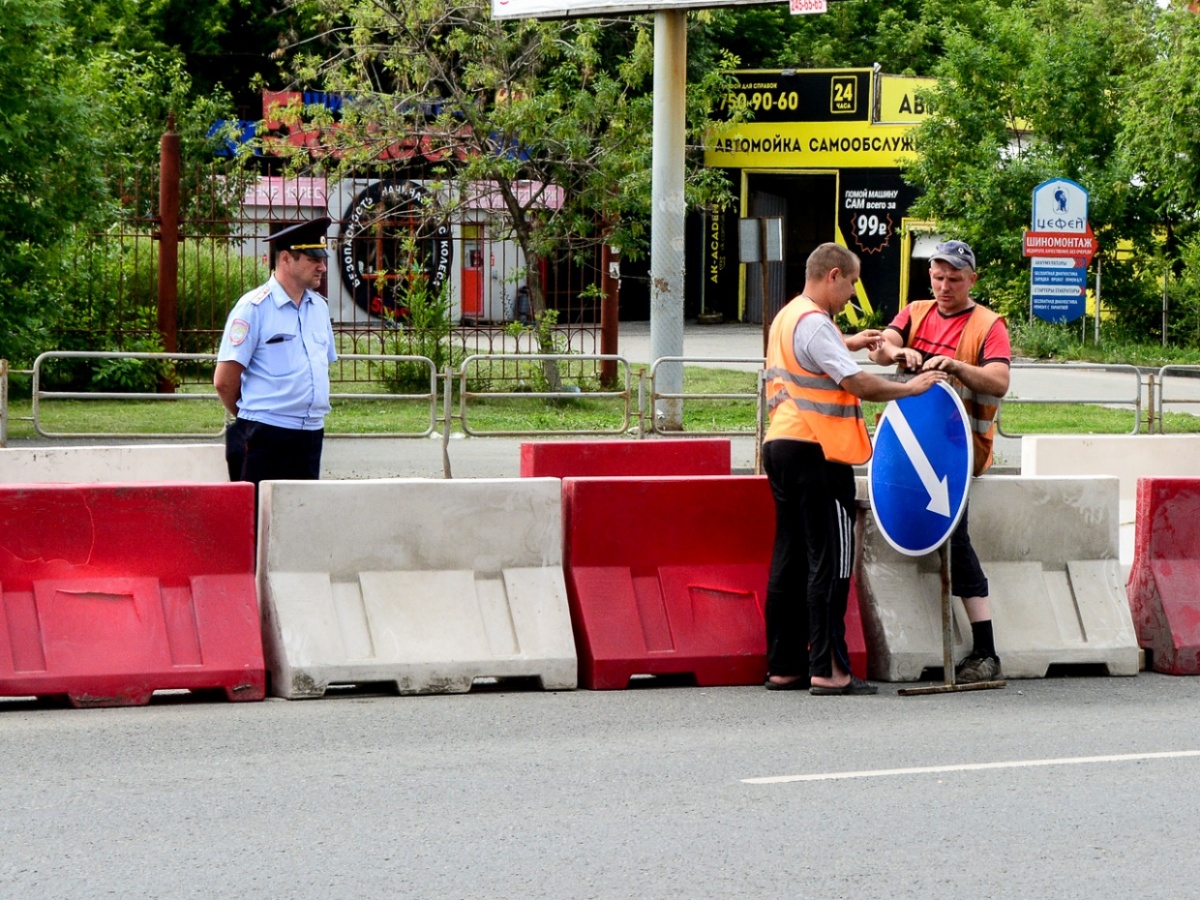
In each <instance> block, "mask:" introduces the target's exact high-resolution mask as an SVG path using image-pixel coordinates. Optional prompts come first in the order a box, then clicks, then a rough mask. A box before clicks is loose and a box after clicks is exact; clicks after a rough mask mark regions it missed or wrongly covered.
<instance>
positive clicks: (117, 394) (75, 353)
mask: <svg viewBox="0 0 1200 900" xmlns="http://www.w3.org/2000/svg"><path fill="white" fill-rule="evenodd" d="M53 359H138V360H150V361H159V362H198V363H214V362H216V359H217V358H216V355H215V354H212V353H126V352H117V351H106V352H102V351H86V350H51V351H48V352H46V353H42V354H41V355H39V356H38V357H37V359H35V360H34V362H33V368H32V369H31V370H30V372H31V374H32V375H33V387H32V409H31V412H32V415H31V416H30V417H29V420H30V421H31V422H32V424H33V429H34V431H35V432H36V433H37V434H38V436H39V437H44V438H70V439H80V438H110V439H111V438H129V437H131V436H136V437H138V438H145V439H156V438H170V439H205V440H207V439H211V438H215V437H220V436H221V434H223V433H224V426H222V427H221V428H220V429H218V430H215V431H211V432H192V433H180V432H139V433H137V434H136V435H130V434H129V433H128V432H101V431H84V432H75V431H51V430H48V429H47V428H45V427H44V426H43V424H42V404H43V403H44V402H46V401H55V400H58V401H61V400H86V401H97V400H109V401H112V400H118V401H140V402H154V403H161V402H179V401H207V402H210V403H216V404H217V406H218V407H220V403H221V401H220V398H219V397H218V396H217V394H216V391H198V392H191V391H189V392H183V393H161V394H160V393H149V392H139V391H56V390H46V389H44V388H43V387H42V378H43V372H42V369H43V365H44V364H45V363H46V362H47V361H49V360H53ZM338 359H339V361H342V360H345V361H347V362H355V361H366V362H384V363H388V362H396V363H400V362H411V363H418V364H423V365H425V366H427V367H428V369H429V391H428V392H427V393H420V394H392V393H387V394H353V393H350V394H347V393H336V394H333V393H331V394H330V399H331V400H380V401H388V402H396V401H401V402H403V401H413V400H423V401H426V402H428V404H429V424H428V425H427V426H426V428H425V429H424V430H423V431H420V432H379V433H370V434H360V433H357V432H353V433H352V432H326V435H325V436H326V437H330V438H341V437H376V438H379V437H386V438H408V437H411V438H424V437H428V436H429V435H431V434H433V432H434V430H435V429H436V427H437V419H438V416H437V402H438V389H437V369H436V367H435V366H434V363H433V360H431V359H429V358H427V357H424V356H401V355H389V354H372V353H366V354H359V353H351V354H346V355H344V356H340V357H338ZM4 383H5V389H7V379H5V382H4ZM7 409H8V406H7V403H5V404H4V412H3V415H4V420H5V422H7ZM4 436H5V437H6V436H7V435H6V434H5V435H4ZM4 443H6V441H3V440H0V446H3V445H4Z"/></svg>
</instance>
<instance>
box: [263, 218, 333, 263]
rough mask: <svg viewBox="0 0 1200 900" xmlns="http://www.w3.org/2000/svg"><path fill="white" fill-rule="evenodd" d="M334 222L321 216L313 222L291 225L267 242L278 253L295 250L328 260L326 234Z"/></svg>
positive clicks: (276, 233)
mask: <svg viewBox="0 0 1200 900" xmlns="http://www.w3.org/2000/svg"><path fill="white" fill-rule="evenodd" d="M332 221H333V220H332V219H330V218H329V216H321V218H319V219H313V220H312V221H311V222H300V223H299V224H298V225H289V226H288V227H287V228H284V229H283V230H281V231H277V232H275V233H274V234H273V235H271V236H270V237H269V238H267V242H268V243H269V244H270V245H271V246H272V247H274V248H275V250H276V251H279V250H295V251H297V252H298V253H304V254H306V255H307V256H312V257H314V258H316V259H327V258H328V257H329V251H328V250H327V249H326V248H325V232H326V231H328V230H329V224H330V222H332Z"/></svg>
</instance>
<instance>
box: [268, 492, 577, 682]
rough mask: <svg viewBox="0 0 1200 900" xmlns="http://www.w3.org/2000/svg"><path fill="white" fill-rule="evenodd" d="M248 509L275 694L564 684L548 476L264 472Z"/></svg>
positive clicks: (567, 659) (566, 655)
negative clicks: (273, 475) (306, 476)
mask: <svg viewBox="0 0 1200 900" xmlns="http://www.w3.org/2000/svg"><path fill="white" fill-rule="evenodd" d="M260 506H261V509H260V518H259V533H260V538H259V580H260V589H261V591H262V597H263V617H264V627H263V635H264V645H265V650H266V657H267V668H268V671H269V672H270V673H271V691H272V693H273V694H275V695H277V696H281V697H288V698H302V697H319V696H322V695H323V694H324V693H325V691H326V689H327V688H328V687H329V686H330V685H337V684H365V683H381V682H383V683H389V684H394V685H395V687H396V689H397V690H398V691H399V692H400V693H402V694H428V693H461V692H465V691H468V690H470V689H471V685H472V684H473V682H474V681H475V679H477V678H537V679H539V680H540V681H541V684H542V686H543V687H544V688H546V689H550V690H569V689H572V688H574V687H575V686H576V684H577V666H578V663H577V658H576V654H575V645H574V639H573V636H572V633H571V620H570V612H569V608H568V605H567V595H566V586H565V582H564V579H563V571H562V501H561V488H560V483H559V481H558V480H557V479H549V478H537V479H479V480H448V481H434V480H429V481H427V480H422V479H392V480H368V481H341V482H339V481H315V482H286V481H280V482H266V483H264V484H263V486H262V493H261V503H260Z"/></svg>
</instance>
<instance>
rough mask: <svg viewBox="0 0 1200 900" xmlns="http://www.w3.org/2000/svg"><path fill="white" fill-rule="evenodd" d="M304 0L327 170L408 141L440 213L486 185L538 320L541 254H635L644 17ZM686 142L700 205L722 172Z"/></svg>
mask: <svg viewBox="0 0 1200 900" xmlns="http://www.w3.org/2000/svg"><path fill="white" fill-rule="evenodd" d="M307 5H308V6H309V7H310V8H314V9H316V10H319V14H320V16H321V17H322V18H321V21H322V23H323V25H324V26H325V31H324V33H323V34H322V35H321V39H322V41H324V42H325V46H327V47H328V51H327V52H325V53H322V54H320V55H317V54H313V55H310V56H308V57H306V58H303V59H301V60H300V63H301V65H300V66H299V67H298V69H297V72H296V75H297V79H298V83H299V84H303V85H307V86H313V87H315V86H318V85H319V86H320V87H322V88H324V89H325V90H326V91H332V92H337V93H338V94H341V95H342V96H344V97H345V98H346V102H345V103H344V105H343V106H342V109H341V116H340V122H338V127H337V129H336V130H331V131H330V132H329V133H328V135H327V141H326V147H327V148H328V149H330V150H333V151H335V152H336V155H337V156H338V159H339V162H338V168H339V169H340V170H341V171H344V172H345V171H352V172H360V173H361V172H363V171H365V170H370V169H371V168H372V167H377V166H379V164H380V163H379V160H380V157H381V156H387V155H389V152H390V151H389V148H408V149H409V150H411V149H412V148H413V147H414V146H417V145H419V146H420V148H421V150H422V152H423V155H424V157H425V158H430V157H432V158H434V159H435V160H436V161H437V162H436V163H435V164H434V165H433V167H432V169H431V175H432V176H433V177H434V178H436V179H441V180H442V181H443V182H444V184H445V185H446V188H447V190H444V191H442V192H440V197H439V199H440V202H441V203H442V204H443V209H444V210H446V211H448V212H453V208H454V206H455V204H459V203H462V202H463V200H464V199H465V198H467V197H469V196H470V195H471V194H472V192H478V191H479V190H480V186H487V188H488V189H490V191H491V192H492V193H493V196H494V198H495V205H496V207H497V208H498V212H499V213H500V214H501V215H502V216H503V218H504V221H505V223H506V225H507V227H508V228H509V229H511V236H512V239H513V240H514V241H515V242H516V243H517V244H518V245H519V246H520V248H521V251H522V253H523V255H524V257H525V265H526V268H525V272H524V275H525V281H526V285H527V287H528V289H529V293H530V299H531V303H532V310H533V313H534V317H535V319H536V320H537V321H538V322H539V323H542V324H545V321H546V319H545V316H546V302H545V291H544V285H543V284H542V279H541V271H540V267H539V265H538V261H539V260H541V259H546V258H548V257H550V256H551V255H553V254H556V253H576V254H580V253H584V252H586V251H587V250H588V248H589V247H591V248H594V247H595V246H596V245H597V244H598V243H599V242H601V241H606V242H609V243H610V244H612V245H614V246H616V247H617V248H619V249H620V250H621V251H622V253H624V254H625V255H626V256H636V255H638V254H639V253H641V252H644V248H645V241H646V227H645V226H646V219H647V211H648V209H649V196H650V184H649V177H650V169H651V166H650V153H651V136H652V127H651V114H652V107H653V104H652V98H651V97H650V94H649V79H650V75H651V73H652V69H653V46H652V41H651V37H650V34H649V32H648V26H647V22H646V20H644V19H641V20H638V19H635V20H607V21H602V20H599V19H572V20H566V21H553V22H548V21H537V20H528V19H525V20H514V21H494V20H493V19H492V18H491V14H490V3H489V2H488V0H458V2H455V0H415V2H414V0H353V2H349V3H348V2H345V0H311V3H309V4H307ZM727 65H728V62H727V61H726V67H727ZM722 78H723V72H722V70H721V69H720V68H719V67H718V68H717V69H714V70H712V71H710V72H709V73H708V74H707V75H706V76H705V77H704V78H703V79H701V80H700V81H699V82H698V83H696V84H694V85H693V89H692V90H691V92H690V93H689V103H690V107H689V109H690V113H691V122H692V126H693V132H692V133H693V135H696V136H697V137H698V135H699V133H700V131H702V129H703V128H704V127H705V124H706V122H707V114H708V111H709V109H710V108H711V106H712V103H713V97H714V94H715V88H716V87H717V86H719V85H720V84H721V83H722ZM318 113H319V111H318ZM315 121H316V122H317V123H318V124H319V123H320V119H316V120H315ZM695 143H696V145H697V153H696V159H695V162H696V163H697V165H695V166H694V167H693V168H692V179H691V186H692V198H693V200H694V201H696V202H703V201H704V200H706V199H708V198H712V197H714V196H717V195H718V194H719V193H720V192H721V191H722V190H723V189H724V182H723V178H722V176H720V175H719V173H716V172H712V171H708V170H705V169H703V168H702V167H701V166H699V165H698V163H699V153H698V149H699V144H700V141H699V140H698V139H697V140H696V141H695ZM305 159H307V157H305ZM541 331H542V333H543V335H545V337H544V338H543V349H544V350H545V351H547V352H550V351H552V349H553V348H552V347H551V346H550V345H549V343H548V335H547V333H546V330H545V329H541ZM551 382H552V383H553V382H554V378H551Z"/></svg>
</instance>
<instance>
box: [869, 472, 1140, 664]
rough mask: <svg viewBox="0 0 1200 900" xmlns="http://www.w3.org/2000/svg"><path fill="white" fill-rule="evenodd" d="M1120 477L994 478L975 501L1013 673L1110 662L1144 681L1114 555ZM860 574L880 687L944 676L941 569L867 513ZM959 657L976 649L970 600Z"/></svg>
mask: <svg viewBox="0 0 1200 900" xmlns="http://www.w3.org/2000/svg"><path fill="white" fill-rule="evenodd" d="M1117 491H1118V481H1117V479H1116V478H1113V477H1076V478H1048V477H1046V478H1029V477H1026V476H1024V475H1021V476H1010V475H989V476H985V477H983V478H979V479H976V480H975V481H974V483H973V484H972V486H971V493H970V513H969V518H970V525H969V527H970V532H971V542H972V544H973V545H974V547H975V551H976V553H978V555H979V559H980V562H981V563H982V565H983V568H984V571H985V572H986V573H987V576H988V582H989V594H990V599H991V608H992V621H993V623H994V626H995V635H996V649H997V652H998V653H999V655H1000V659H1001V665H1002V668H1003V672H1004V675H1005V677H1009V678H1040V677H1043V676H1045V674H1046V672H1047V671H1048V670H1049V668H1050V666H1052V665H1082V664H1090V665H1102V666H1104V667H1105V669H1106V670H1107V672H1108V674H1110V675H1136V674H1137V672H1138V666H1139V652H1138V644H1137V637H1136V635H1135V633H1134V629H1133V619H1132V616H1131V614H1130V611H1129V603H1128V600H1127V599H1126V595H1125V589H1124V585H1123V582H1122V580H1121V576H1120V571H1119V561H1118V558H1117ZM859 526H860V535H861V540H860V546H861V548H862V553H861V557H860V560H859V563H858V566H857V569H856V574H857V579H858V592H859V593H858V596H859V604H860V609H861V610H862V616H863V630H864V633H865V636H866V642H867V665H868V670H869V672H870V675H871V677H872V678H875V679H878V680H881V681H915V680H918V679H919V678H920V677H921V675H922V673H923V672H924V671H925V670H926V669H935V670H937V672H938V673H939V675H940V673H941V670H942V619H941V590H942V588H941V576H940V573H941V564H940V560H939V557H938V554H937V553H931V554H929V555H927V556H925V557H921V558H913V557H907V556H903V555H902V554H900V553H898V552H896V551H895V550H894V549H892V547H891V545H889V544H888V543H887V541H886V540H885V539H884V537H883V535H882V534H880V532H879V530H878V528H877V526H876V524H875V520H874V516H873V515H872V514H871V513H870V512H869V511H868V512H866V513H865V514H864V515H861V516H860V517H859ZM951 607H952V609H953V610H954V619H955V620H954V628H953V631H954V650H955V652H954V657H955V660H961V658H962V657H963V656H964V655H965V654H966V653H967V651H968V650H969V649H970V647H971V626H970V623H969V622H968V621H967V617H966V613H965V612H964V611H963V609H962V604H961V603H960V602H959V601H958V600H957V599H953V598H952V600H951Z"/></svg>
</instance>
